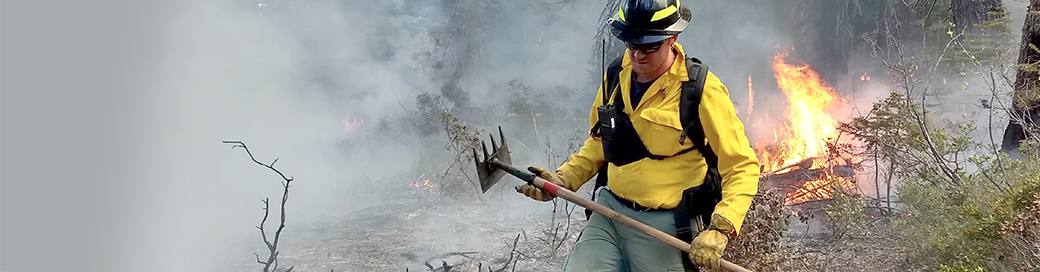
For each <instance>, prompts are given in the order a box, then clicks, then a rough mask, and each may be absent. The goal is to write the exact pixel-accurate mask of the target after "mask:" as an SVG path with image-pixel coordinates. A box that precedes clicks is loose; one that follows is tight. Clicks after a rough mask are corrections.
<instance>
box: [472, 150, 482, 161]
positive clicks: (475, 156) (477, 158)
mask: <svg viewBox="0 0 1040 272" xmlns="http://www.w3.org/2000/svg"><path fill="white" fill-rule="evenodd" d="M473 160H474V161H477V162H478V163H479V162H480V161H481V159H480V157H477V148H476V147H474V148H473Z"/></svg>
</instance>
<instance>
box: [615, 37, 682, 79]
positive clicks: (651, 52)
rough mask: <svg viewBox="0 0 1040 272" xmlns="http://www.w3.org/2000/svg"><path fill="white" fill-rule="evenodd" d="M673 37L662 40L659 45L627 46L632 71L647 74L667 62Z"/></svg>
mask: <svg viewBox="0 0 1040 272" xmlns="http://www.w3.org/2000/svg"><path fill="white" fill-rule="evenodd" d="M674 42H675V37H674V36H673V37H670V38H667V39H664V40H663V41H661V42H660V43H654V44H646V45H629V44H626V46H627V47H628V48H629V49H630V50H629V52H630V54H632V69H633V70H634V71H635V72H636V74H641V73H649V72H651V71H654V70H655V69H657V68H658V67H660V66H662V65H664V62H667V61H668V55H669V54H671V53H672V50H671V49H672V43H674Z"/></svg>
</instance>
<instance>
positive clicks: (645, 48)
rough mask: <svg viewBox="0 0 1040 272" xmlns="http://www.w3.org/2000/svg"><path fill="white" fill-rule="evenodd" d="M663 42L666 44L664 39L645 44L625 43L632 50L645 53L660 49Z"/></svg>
mask: <svg viewBox="0 0 1040 272" xmlns="http://www.w3.org/2000/svg"><path fill="white" fill-rule="evenodd" d="M662 44H664V41H659V42H653V43H645V44H633V43H625V47H628V49H631V50H632V51H642V52H643V53H644V54H650V53H653V52H657V50H660V49H661V45H662Z"/></svg>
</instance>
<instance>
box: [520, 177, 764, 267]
mask: <svg viewBox="0 0 1040 272" xmlns="http://www.w3.org/2000/svg"><path fill="white" fill-rule="evenodd" d="M530 183H531V184H533V185H534V186H537V187H538V188H541V189H542V190H543V191H545V192H547V193H549V194H552V195H554V196H557V197H560V198H563V199H565V200H567V201H570V202H571V203H574V204H577V205H578V206H582V207H584V208H586V209H589V210H592V211H593V212H596V213H598V214H601V215H603V216H606V217H607V218H610V219H611V220H614V221H617V222H621V223H623V224H625V225H628V226H629V227H632V228H634V229H637V230H639V231H641V232H643V233H646V234H648V235H650V236H653V237H654V238H657V240H660V241H661V242H664V243H665V244H668V245H670V246H672V247H674V248H678V249H679V250H682V251H683V252H686V253H687V254H689V253H690V244H688V243H686V242H683V240H679V238H676V237H675V236H672V235H671V234H668V233H665V232H663V231H661V230H658V229H655V228H654V227H651V226H649V225H647V224H643V222H639V221H636V220H635V219H632V218H631V217H628V216H625V215H623V214H621V213H618V212H617V211H614V210H612V209H610V208H607V206H603V205H601V204H599V203H596V202H593V201H591V200H588V199H585V198H583V197H581V196H579V195H578V194H576V193H574V192H573V191H571V190H567V188H563V187H560V186H559V185H556V184H555V183H552V182H549V181H547V180H544V179H542V178H539V177H534V178H533V180H532V181H530ZM719 266H720V267H722V269H723V270H726V271H732V272H751V270H748V269H746V268H743V267H741V266H739V265H736V264H734V263H731V262H729V261H726V260H723V259H719Z"/></svg>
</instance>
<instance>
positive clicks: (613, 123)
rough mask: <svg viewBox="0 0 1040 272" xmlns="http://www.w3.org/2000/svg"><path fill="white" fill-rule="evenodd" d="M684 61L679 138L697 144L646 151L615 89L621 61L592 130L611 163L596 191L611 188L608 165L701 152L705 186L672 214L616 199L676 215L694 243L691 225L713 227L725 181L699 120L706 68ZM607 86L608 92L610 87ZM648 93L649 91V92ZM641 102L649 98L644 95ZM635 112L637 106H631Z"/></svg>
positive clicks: (684, 236)
mask: <svg viewBox="0 0 1040 272" xmlns="http://www.w3.org/2000/svg"><path fill="white" fill-rule="evenodd" d="M685 62H686V71H687V73H688V78H689V80H688V81H684V82H682V87H681V94H680V100H679V120H680V122H681V123H682V132H681V133H682V135H680V136H679V142H678V143H677V144H680V145H682V144H683V143H684V142H685V140H686V139H687V138H688V139H690V140H691V141H693V142H692V143H693V147H690V148H687V149H683V150H681V151H679V152H676V153H675V154H670V155H658V154H653V153H651V152H650V151H649V150H648V149H647V148H646V145H644V144H643V141H642V140H641V139H640V138H639V134H638V133H636V130H635V128H634V127H633V126H632V120H631V118H630V117H629V116H628V114H626V113H624V108H625V105H624V101H623V100H622V97H623V95H621V93H620V92H618V91H617V89H620V82H619V80H618V78H619V77H620V75H619V73H620V72H621V58H618V59H616V60H614V62H613V63H612V64H611V65H610V66H609V68H607V72H606V76H607V78H606V79H604V84H606V85H604V88H602V89H603V93H602V94H601V95H602V104H601V105H600V106H599V107H597V108H596V112H597V116H598V117H599V121H598V122H597V123H596V124H595V125H594V126H593V127H592V131H591V133H592V135H593V136H594V137H600V139H601V140H602V142H603V153H604V154H603V155H604V158H606V162H607V163H604V164H603V166H601V167H600V168H599V172H598V174H597V175H596V186H595V189H594V192H595V191H598V190H599V189H600V188H602V187H605V186H607V166H608V164H613V165H615V166H623V165H626V164H629V163H632V162H635V161H639V160H642V159H645V158H649V159H652V160H664V159H668V158H671V157H675V156H679V155H682V154H685V153H687V152H690V151H693V150H697V151H698V152H700V153H701V155H702V156H703V157H704V159H705V161H706V164H707V166H708V171H707V173H706V174H705V176H704V183H703V184H701V185H699V186H695V187H691V188H688V189H685V190H683V193H682V200H681V201H680V202H679V206H677V207H675V208H674V209H659V208H647V207H643V206H641V205H639V204H638V203H635V202H633V201H630V200H627V199H624V198H621V197H619V196H617V195H614V197H615V198H616V199H617V200H618V201H619V202H621V203H622V204H623V205H626V206H629V207H630V208H632V209H635V210H638V211H648V212H649V211H672V212H673V214H674V215H675V228H676V237H677V238H679V239H681V240H683V241H686V242H691V241H693V234H694V232H695V231H697V230H694V227H693V226H694V224H692V222H691V221H692V220H695V219H700V220H701V221H702V222H701V223H703V224H704V226H708V225H710V224H711V214H712V212H714V210H715V205H716V204H718V202H719V201H721V200H722V184H721V183H722V177H721V175H720V174H719V170H718V156H716V155H715V152H714V151H712V149H711V147H710V146H709V145H708V143H707V142H706V141H705V136H704V129H703V127H702V126H701V122H700V117H699V115H698V112H699V108H700V101H701V94H702V93H703V92H704V80H705V78H706V77H707V74H708V66H707V65H704V64H702V63H701V61H700V60H698V59H696V58H688V59H686V61H685ZM608 86H609V88H607V87H608ZM608 89H609V91H608ZM647 91H648V92H649V90H647ZM615 93H617V95H613V97H614V98H613V101H611V99H610V97H611V96H612V94H615ZM643 99H647V98H646V97H645V95H644V98H643ZM611 102H612V103H611ZM633 108H635V107H634V106H633ZM652 133H654V132H652ZM608 192H609V190H608ZM611 194H613V192H611ZM593 198H595V194H593ZM585 214H586V216H591V211H589V210H586V211H585ZM682 260H683V266H684V267H686V269H687V270H688V271H697V269H696V267H695V266H693V264H692V263H690V261H689V259H688V258H686V257H685V256H683V257H682Z"/></svg>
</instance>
